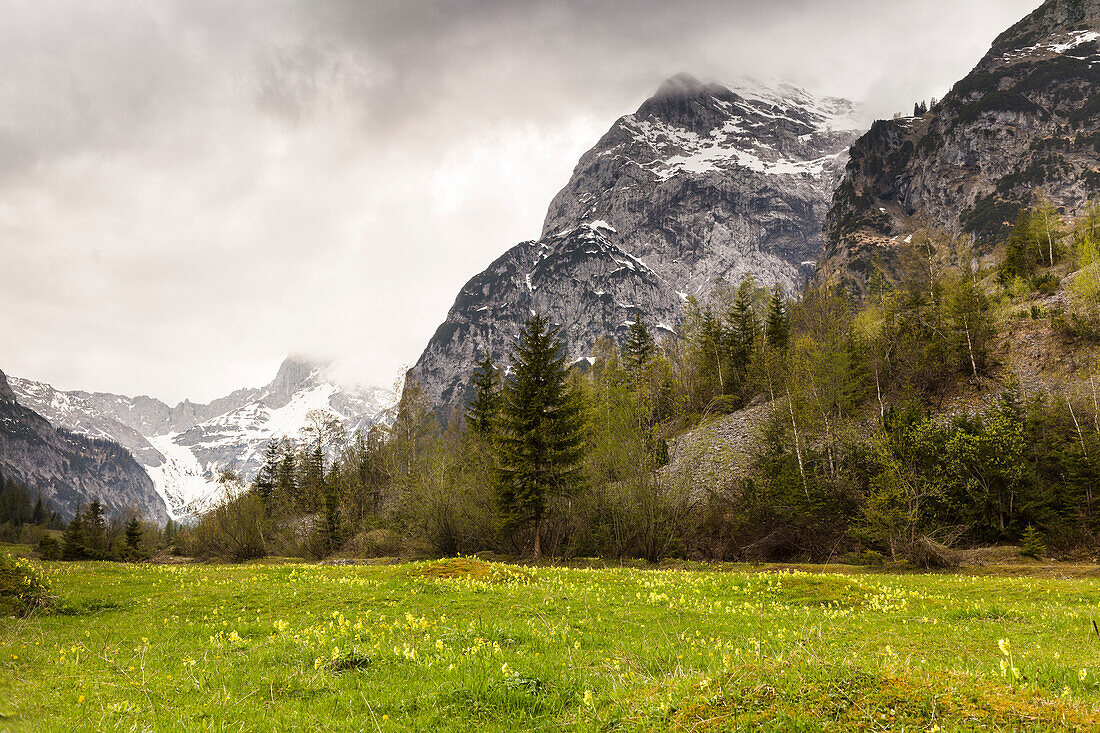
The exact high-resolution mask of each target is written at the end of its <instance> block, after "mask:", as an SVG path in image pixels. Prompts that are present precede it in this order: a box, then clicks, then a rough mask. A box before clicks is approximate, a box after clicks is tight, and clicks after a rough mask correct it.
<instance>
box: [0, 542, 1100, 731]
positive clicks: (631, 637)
mask: <svg viewBox="0 0 1100 733" xmlns="http://www.w3.org/2000/svg"><path fill="white" fill-rule="evenodd" d="M42 567H44V568H45V569H46V572H47V573H48V576H49V580H50V582H51V584H52V587H53V591H54V593H55V594H56V595H57V597H58V600H57V602H56V604H55V607H54V609H53V610H52V611H50V612H47V613H40V614H37V615H35V616H32V617H31V618H27V619H13V618H4V619H0V729H4V730H16V731H24V730H25V731H43V730H74V729H78V730H127V731H130V730H226V729H232V730H364V731H372V730H375V731H376V730H383V731H385V730H432V731H434V730H447V729H466V730H501V731H504V730H526V729H539V730H611V729H622V730H669V729H672V730H694V731H704V730H819V729H825V730H906V731H908V730H937V729H938V730H970V729H975V730H977V729H990V728H994V729H997V728H1000V729H1010V730H1011V729H1022V728H1029V729H1044V728H1045V729H1059V730H1062V729H1066V728H1069V729H1073V728H1079V729H1100V634H1098V632H1097V630H1096V627H1095V626H1094V620H1100V587H1098V586H1097V584H1096V582H1095V581H1091V580H1088V579H1074V580H1058V579H1049V578H1018V577H1014V578H1003V577H974V576H965V575H881V574H852V575H849V574H817V573H804V572H797V571H796V572H786V571H785V572H766V573H765V572H749V571H745V572H736V571H735V572H702V571H680V570H617V569H611V570H585V569H568V568H538V569H530V568H525V567H518V566H510V565H499V564H489V563H484V562H481V561H478V560H472V559H456V560H444V561H437V562H430V563H413V564H404V565H390V566H343V567H331V566H317V565H304V564H303V565H291V564H288V565H236V566H233V565H225V566H219V565H122V564H108V563H83V564H61V563H52V564H43V566H42Z"/></svg>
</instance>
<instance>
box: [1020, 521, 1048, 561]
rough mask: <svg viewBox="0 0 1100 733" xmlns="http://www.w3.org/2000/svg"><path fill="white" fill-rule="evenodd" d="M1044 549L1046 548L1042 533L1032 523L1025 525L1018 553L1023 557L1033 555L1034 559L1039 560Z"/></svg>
mask: <svg viewBox="0 0 1100 733" xmlns="http://www.w3.org/2000/svg"><path fill="white" fill-rule="evenodd" d="M1046 551H1047V548H1046V545H1045V544H1044V543H1043V535H1042V534H1040V532H1039V530H1037V529H1035V527H1033V526H1032V525H1030V524H1029V525H1027V528H1026V529H1025V530H1024V536H1023V543H1022V544H1021V546H1020V554H1021V555H1023V556H1024V557H1033V558H1035V559H1036V560H1040V559H1042V557H1043V553H1045V552H1046Z"/></svg>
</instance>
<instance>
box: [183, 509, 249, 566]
mask: <svg viewBox="0 0 1100 733" xmlns="http://www.w3.org/2000/svg"><path fill="white" fill-rule="evenodd" d="M264 522H265V516H264V510H263V504H262V502H261V500H260V498H259V497H258V496H256V495H254V494H243V495H241V496H238V497H235V498H233V499H229V500H227V501H225V502H224V503H222V504H220V505H219V506H217V507H215V508H214V509H212V510H210V511H209V512H207V513H206V514H204V515H202V518H201V519H200V520H199V523H198V525H196V526H195V528H194V529H192V530H190V531H189V532H187V533H186V535H187V537H186V538H185V542H183V543H181V544H183V545H184V549H185V550H186V552H187V554H191V555H197V556H199V557H206V558H220V559H223V560H236V561H241V560H251V559H253V558H257V557H264V556H265V555H267V543H266V542H265V540H264Z"/></svg>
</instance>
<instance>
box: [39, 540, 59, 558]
mask: <svg viewBox="0 0 1100 733" xmlns="http://www.w3.org/2000/svg"><path fill="white" fill-rule="evenodd" d="M38 556H39V557H40V558H42V559H43V560H60V559H61V543H60V542H58V541H57V538H55V537H54V536H53V535H52V534H44V535H42V539H40V540H38Z"/></svg>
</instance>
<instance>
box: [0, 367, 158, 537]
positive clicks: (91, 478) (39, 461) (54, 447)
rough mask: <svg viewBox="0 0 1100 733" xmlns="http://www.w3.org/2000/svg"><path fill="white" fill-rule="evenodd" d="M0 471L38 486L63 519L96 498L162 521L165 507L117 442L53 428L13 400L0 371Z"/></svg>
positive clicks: (117, 509)
mask: <svg viewBox="0 0 1100 733" xmlns="http://www.w3.org/2000/svg"><path fill="white" fill-rule="evenodd" d="M0 470H2V472H3V474H4V476H6V477H8V478H11V479H14V480H16V481H19V482H20V483H23V484H26V485H28V486H32V487H35V488H37V489H38V490H40V491H41V492H42V495H43V497H44V498H46V499H48V500H49V501H50V503H51V504H52V505H53V506H54V507H55V508H56V509H57V511H58V512H59V513H60V514H61V515H62V516H63V517H66V518H69V517H72V516H73V514H74V513H75V512H76V510H77V509H78V508H79V507H80V506H82V505H87V504H88V503H89V502H90V501H91V500H92V499H99V500H100V501H101V502H102V503H103V505H104V506H105V507H106V508H107V509H108V511H110V512H113V513H117V512H121V511H123V510H131V509H132V510H135V511H137V512H138V513H139V514H141V515H142V516H144V517H145V519H147V520H149V521H155V522H158V523H164V521H165V520H167V518H168V513H167V511H166V506H165V504H164V501H163V500H161V498H160V496H158V495H157V492H156V490H155V489H154V487H153V482H152V481H151V480H150V478H149V476H148V475H147V474H146V472H145V470H144V469H143V468H142V467H141V466H140V465H139V464H138V462H137V461H135V460H134V457H133V456H132V455H131V454H130V453H129V451H127V450H126V449H125V448H123V447H122V446H120V445H118V444H117V443H115V442H113V441H110V440H105V439H102V438H90V437H88V436H85V435H80V434H78V433H73V432H70V431H68V430H66V429H64V428H56V427H54V426H53V425H51V424H50V422H49V421H48V420H46V419H45V418H44V417H42V416H41V415H39V414H38V413H36V412H34V411H33V410H31V409H30V408H28V407H25V406H23V405H21V404H19V402H18V401H17V399H16V394H15V391H14V390H13V389H12V388H11V386H10V385H9V384H8V380H7V377H6V376H5V375H4V373H3V372H0Z"/></svg>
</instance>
